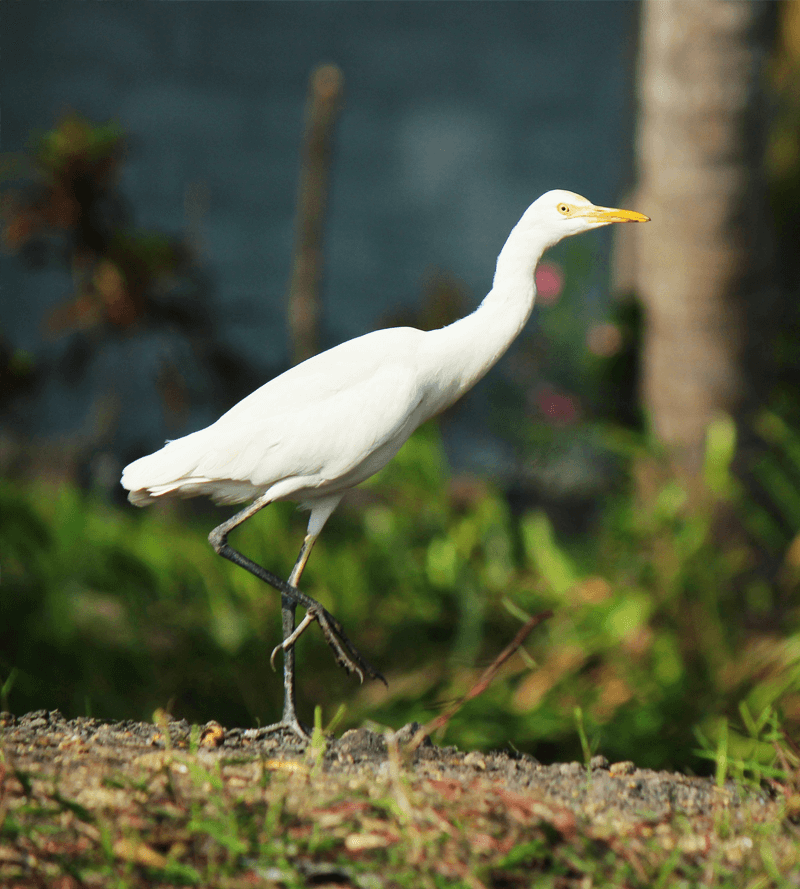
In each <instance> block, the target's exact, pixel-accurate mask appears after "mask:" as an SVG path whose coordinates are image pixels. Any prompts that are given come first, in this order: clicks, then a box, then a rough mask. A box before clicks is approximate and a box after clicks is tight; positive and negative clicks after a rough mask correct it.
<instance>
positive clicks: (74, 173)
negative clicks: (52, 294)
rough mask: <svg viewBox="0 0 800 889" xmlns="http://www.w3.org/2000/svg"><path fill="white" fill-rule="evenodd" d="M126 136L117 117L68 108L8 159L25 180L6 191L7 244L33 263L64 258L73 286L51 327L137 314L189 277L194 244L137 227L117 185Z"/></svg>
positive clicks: (130, 318) (120, 320) (122, 322)
mask: <svg viewBox="0 0 800 889" xmlns="http://www.w3.org/2000/svg"><path fill="white" fill-rule="evenodd" d="M124 155H125V137H124V135H123V132H122V130H121V128H120V127H119V126H118V125H117V124H115V123H106V124H92V123H91V122H90V121H88V120H87V119H86V118H84V117H81V116H80V115H78V114H75V113H70V114H67V115H66V116H65V117H64V118H63V119H62V120H61V121H60V122H59V123H58V125H57V126H56V127H55V128H54V129H52V130H49V131H48V132H45V133H43V134H41V135H40V136H38V137H37V138H35V139H34V140H33V142H32V145H31V148H30V151H29V153H28V155H27V156H23V157H17V158H6V164H7V168H8V171H9V172H15V173H16V174H17V177H18V178H21V179H27V184H26V185H25V187H23V188H18V189H15V190H12V189H9V190H6V191H5V192H4V195H3V221H4V227H3V242H4V244H5V246H6V248H8V249H10V250H12V251H14V252H18V253H20V254H21V255H22V257H23V258H24V259H25V260H27V262H28V263H30V264H31V265H34V266H41V265H44V264H47V263H58V264H63V265H66V266H67V267H68V268H69V270H70V273H71V276H72V281H73V288H74V293H73V294H72V296H71V298H70V300H69V302H67V303H64V304H62V305H61V306H59V307H58V308H57V309H56V310H54V311H53V312H52V314H51V316H50V319H49V327H50V330H51V331H53V332H64V331H68V330H73V329H82V330H88V329H90V328H92V327H95V326H97V325H100V324H107V325H110V326H111V327H119V328H126V327H129V326H131V325H132V324H135V323H136V322H137V321H140V320H141V319H142V317H143V316H144V314H145V313H146V311H147V308H148V307H147V303H148V301H150V300H151V299H152V298H153V296H154V294H156V293H157V292H159V291H165V290H168V289H170V288H172V287H174V286H175V285H176V279H177V278H178V277H179V276H181V275H183V276H186V275H188V274H189V270H190V265H191V260H190V255H189V251H188V248H187V247H186V245H185V244H184V243H183V242H182V241H180V240H179V239H177V238H173V237H170V236H167V235H165V234H162V233H160V232H143V231H136V230H135V229H133V228H131V226H130V222H129V220H128V217H129V216H130V213H129V211H128V208H127V205H126V202H125V200H124V198H123V197H122V195H121V194H120V193H119V191H118V189H117V182H118V179H119V171H120V167H121V165H122V162H123V159H124Z"/></svg>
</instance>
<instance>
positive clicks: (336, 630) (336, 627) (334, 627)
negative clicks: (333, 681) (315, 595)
mask: <svg viewBox="0 0 800 889" xmlns="http://www.w3.org/2000/svg"><path fill="white" fill-rule="evenodd" d="M314 621H316V622H317V623H318V624H319V627H320V629H321V630H322V635H323V636H324V637H325V641H326V642H327V643H328V645H330V647H331V648H332V649H333V653H334V656H335V657H336V663H338V664H339V666H340V667H343V668H344V669H345V670H347V672H348V673H355V674H356V676H358V680H359V682H363V681H364V677H365V676H367V677H368V678H369V679H380V681H381V682H382V683H383V684H384V685H388V683H387V682H386V680H385V679H384V677H383V676H382V675H381V674H380V673H379V672H378V671H377V670H376V669H375V668H374V667H373V666H372V665H371V664H370V663H369V661H368V660H367V659H366V658H365V657H364V656H363V655H362V654H361V652H360V651H359V650H358V649H357V648H356V647H355V645H353V643H352V642H351V641H350V639H349V638H348V636H347V633H345V631H344V627H343V626H342V625H341V624H340V623H339V621H338V620H336V618H335V617H334V616H333V615H332V614H331V613H330V612H329V611H327V610H326V609H325V608H323V607H322V605H320V604H319V603H317V604H315V605H312V606H311V607H310V608H309V609H308V610H307V611H306V614H305V617H304V618H303V619H302V620H301V621H300V623H299V624H298V625H297V627H296V628H295V630H294V632H293V633H292V634H291V635H290V636H287V637H286V638H285V639H284V640H283V642H281V644H280V645H276V646H275V648H274V649H273V650H272V654H271V655H270V659H269V662H270V664H271V665H272V669H273V670H274V669H275V657H276V656H277V654H278V652H279V651H288V650H289V649H290V648H292V647H293V646H294V644H295V643H296V642H297V640H298V639H299V638H300V637H301V636H302V635H303V633H304V632H305V631H306V630H307V629H308V627H309V625H310V624H311V623H313V622H314Z"/></svg>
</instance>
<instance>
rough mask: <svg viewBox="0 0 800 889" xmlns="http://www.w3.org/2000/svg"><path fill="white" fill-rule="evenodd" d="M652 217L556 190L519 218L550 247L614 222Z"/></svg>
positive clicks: (525, 226)
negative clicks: (564, 239) (601, 204)
mask: <svg viewBox="0 0 800 889" xmlns="http://www.w3.org/2000/svg"><path fill="white" fill-rule="evenodd" d="M649 219H650V217H649V216H644V215H643V214H641V213H636V212H635V211H634V210H617V209H614V208H611V207H597V206H595V205H594V204H593V203H592V202H591V201H587V200H586V198H583V197H581V196H580V195H579V194H575V193H574V192H572V191H563V190H562V189H555V190H554V191H548V192H546V193H545V194H543V195H542V196H541V197H540V198H538V199H537V200H535V201H534V202H533V203H532V204H531V205H530V207H528V209H527V210H526V211H525V214H524V215H523V217H522V219H521V220H520V224H521V226H522V227H523V228H524V229H526V230H529V231H530V232H531V234H535V237H536V238H537V240H538V239H541V240H542V241H543V242H544V243H546V245H547V246H548V247H552V246H553V244H557V243H558V242H559V241H560V240H561V239H562V238H566V237H569V236H570V235H577V234H579V233H580V232H584V231H589V229H592V228H599V227H600V226H601V225H610V224H611V223H612V222H649Z"/></svg>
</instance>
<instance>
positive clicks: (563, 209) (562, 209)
mask: <svg viewBox="0 0 800 889" xmlns="http://www.w3.org/2000/svg"><path fill="white" fill-rule="evenodd" d="M558 212H559V213H560V214H561V215H562V216H569V214H570V213H572V207H570V205H569V204H559V205H558Z"/></svg>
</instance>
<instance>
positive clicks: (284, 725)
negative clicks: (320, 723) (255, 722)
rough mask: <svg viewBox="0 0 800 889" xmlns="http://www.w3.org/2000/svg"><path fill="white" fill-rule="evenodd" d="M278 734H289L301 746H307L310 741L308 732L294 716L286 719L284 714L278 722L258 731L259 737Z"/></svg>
mask: <svg viewBox="0 0 800 889" xmlns="http://www.w3.org/2000/svg"><path fill="white" fill-rule="evenodd" d="M279 732H290V733H291V734H293V735H294V736H295V737H296V738H297V740H298V741H301V742H302V743H303V744H308V743H309V742H310V741H311V732H310V730H309V729H308V728H306V726H304V725H303V723H302V722H300V720H299V719H298V718H297V717H296V716H294V715H292V716H288V717H287V716H286V715H285V714H284V717H283V719H281V721H280V722H273V723H272V725H265V726H264V727H263V728H260V729H258V733H259V735H274V734H278V733H279Z"/></svg>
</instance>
